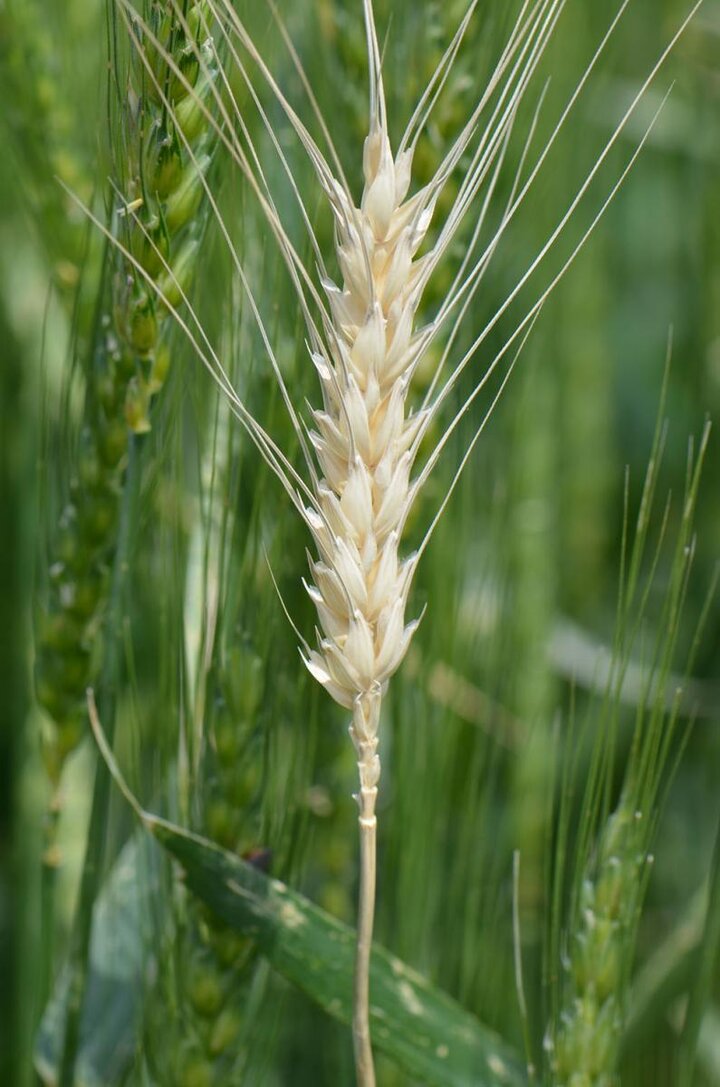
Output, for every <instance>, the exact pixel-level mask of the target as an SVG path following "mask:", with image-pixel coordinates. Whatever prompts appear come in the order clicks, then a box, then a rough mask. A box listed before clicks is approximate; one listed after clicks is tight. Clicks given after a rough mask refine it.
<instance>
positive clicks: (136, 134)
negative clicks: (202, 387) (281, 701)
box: [36, 3, 216, 784]
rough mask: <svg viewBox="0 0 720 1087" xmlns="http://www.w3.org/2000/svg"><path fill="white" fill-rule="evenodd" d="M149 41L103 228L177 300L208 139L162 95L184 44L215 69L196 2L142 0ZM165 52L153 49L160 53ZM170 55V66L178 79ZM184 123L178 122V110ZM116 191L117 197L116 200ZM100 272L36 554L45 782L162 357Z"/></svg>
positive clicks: (144, 309) (133, 289)
mask: <svg viewBox="0 0 720 1087" xmlns="http://www.w3.org/2000/svg"><path fill="white" fill-rule="evenodd" d="M152 10H153V18H154V24H153V25H154V33H155V34H156V35H157V38H158V41H159V43H160V45H159V47H156V46H154V45H152V44H151V43H150V42H149V41H148V42H143V41H142V40H141V39H139V38H138V37H137V35H136V32H135V31H134V30H133V29H131V36H132V35H135V37H134V40H133V46H134V50H135V55H134V65H133V72H132V76H131V80H130V84H129V88H128V96H127V101H126V102H125V103H123V105H122V109H121V113H122V120H123V126H124V138H122V139H121V138H118V140H117V145H116V148H115V160H116V161H117V162H118V174H119V180H118V182H117V188H116V189H115V190H114V191H113V200H114V201H115V203H116V217H115V222H114V232H115V235H116V236H117V238H118V240H121V241H122V243H123V244H125V245H127V246H128V247H129V250H130V252H132V253H133V254H134V255H136V256H137V259H138V260H139V261H140V263H141V264H142V266H143V267H144V268H145V269H146V271H147V272H148V274H149V275H150V276H151V277H152V279H153V280H154V282H155V283H156V284H158V285H159V286H160V291H161V295H162V296H164V297H165V300H166V301H167V302H168V303H169V304H170V305H172V306H179V305H181V304H182V302H183V298H184V295H185V294H186V292H187V291H189V290H190V288H191V286H192V282H193V278H194V271H195V264H196V261H195V258H196V256H197V252H198V248H199V244H200V241H199V238H200V235H201V233H202V231H203V228H204V225H205V221H206V218H207V216H206V215H205V214H204V213H203V208H202V205H203V201H204V195H205V190H204V177H205V174H206V173H207V171H208V169H209V167H210V163H211V156H212V149H213V146H214V142H215V139H216V137H215V136H214V134H213V132H212V130H211V126H210V124H209V122H208V119H207V116H206V115H205V114H203V113H202V111H197V112H193V113H192V118H193V123H192V124H189V123H185V124H184V125H183V133H184V136H183V135H182V134H180V133H179V132H177V131H176V129H175V122H174V120H173V119H172V108H171V107H173V106H174V102H175V100H176V99H177V100H179V99H185V100H186V101H188V102H192V101H193V98H194V94H193V95H189V94H188V93H187V87H186V86H185V85H184V83H183V80H185V81H186V82H187V84H188V85H189V86H190V87H193V85H194V84H195V83H196V82H197V80H198V74H199V62H198V60H197V54H198V53H199V52H201V51H202V54H203V57H204V63H205V64H206V70H205V72H204V74H203V77H202V86H203V93H204V94H205V95H206V96H207V101H208V103H211V98H210V89H211V86H212V82H213V80H214V79H215V69H214V68H213V67H212V65H211V64H210V63H209V62H210V60H211V59H212V53H211V50H210V49H209V48H207V45H208V43H207V42H206V41H205V40H204V37H203V35H204V28H205V27H207V25H208V23H207V20H206V18H205V16H206V10H205V8H204V6H203V5H201V4H195V5H192V7H190V10H189V12H188V13H187V19H188V23H187V25H188V29H189V30H190V35H189V36H188V35H187V34H186V32H185V30H184V28H183V17H182V16H181V15H180V14H179V11H180V9H176V8H175V7H174V5H173V4H171V3H168V4H164V5H154V6H153V9H152ZM166 50H167V54H166ZM173 65H176V66H177V68H178V69H179V70H180V71H181V72H182V74H183V79H180V78H179V77H178V76H177V75H176V74H175V73H174V72H173ZM186 122H187V119H186ZM118 191H119V194H120V196H119V200H118V195H117V194H118ZM109 259H111V260H112V274H111V275H110V276H109V277H108V281H109V287H108V288H107V290H106V294H105V297H104V299H103V305H104V307H105V312H106V314H107V316H106V317H105V319H104V321H103V322H101V326H100V332H99V335H98V339H97V343H96V346H95V358H94V362H93V366H92V368H91V371H90V373H89V375H88V388H87V401H86V406H85V419H84V424H83V430H82V436H81V442H80V449H79V458H78V462H77V466H76V471H75V474H74V476H73V478H72V479H71V480H70V482H69V488H68V490H69V495H68V502H67V504H66V507H65V509H64V512H63V514H62V517H61V520H60V526H59V531H58V534H57V537H56V541H55V545H54V549H53V551H54V553H53V558H52V560H51V564H50V572H51V577H50V587H49V594H48V601H47V604H46V607H45V611H44V614H43V616H42V619H41V621H40V622H39V624H38V635H37V650H38V651H37V661H36V691H37V697H38V701H39V702H40V703H41V705H42V706H43V707H44V708H45V709H46V710H47V712H48V714H49V715H50V717H51V718H52V719H53V722H54V727H53V728H52V730H51V732H50V739H49V741H48V745H49V746H48V751H47V755H46V761H47V766H48V770H49V773H50V775H51V777H52V779H53V782H54V783H55V784H57V782H58V779H59V775H60V773H61V771H62V767H63V764H64V762H65V759H66V758H67V756H68V754H69V753H70V752H71V751H72V750H73V749H74V747H75V746H76V744H77V742H78V741H79V739H80V738H81V736H82V734H83V730H82V728H79V727H78V719H81V718H82V717H83V716H84V710H83V704H84V694H85V688H86V686H87V684H88V682H89V681H90V680H91V678H92V675H93V672H94V668H95V666H96V664H97V663H98V661H97V657H98V654H97V652H94V653H91V647H93V646H95V645H96V643H97V634H98V631H99V626H100V621H101V617H102V613H103V608H104V604H105V598H106V592H107V574H106V570H107V567H108V566H109V565H110V563H111V561H112V557H113V554H114V549H115V546H116V542H117V525H118V512H119V508H120V497H121V494H122V489H123V474H124V470H125V464H126V461H127V452H128V442H129V437H130V435H131V433H135V434H144V433H146V432H147V431H148V430H149V429H150V425H151V424H150V412H151V406H152V400H153V398H154V397H155V396H156V395H157V394H158V392H159V391H160V389H161V388H162V386H163V384H164V382H165V380H166V378H167V375H168V372H169V365H170V353H169V347H168V339H169V333H170V328H171V322H170V321H169V320H168V310H167V308H166V307H165V306H164V305H162V303H161V302H160V301H158V298H157V297H156V292H155V291H154V290H150V289H149V287H148V284H147V283H145V282H144V281H143V280H142V279H141V277H140V276H139V274H138V273H137V271H136V270H135V269H134V267H133V266H132V265H131V264H130V262H129V261H128V260H127V259H126V258H125V257H124V256H123V255H122V254H119V253H118V254H113V256H112V257H111V258H109Z"/></svg>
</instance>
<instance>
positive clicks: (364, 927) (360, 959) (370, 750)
mask: <svg viewBox="0 0 720 1087" xmlns="http://www.w3.org/2000/svg"><path fill="white" fill-rule="evenodd" d="M379 715H380V694H379V693H378V694H377V695H376V696H374V697H371V699H370V700H368V699H358V701H357V703H356V705H355V711H354V714H353V723H352V725H351V726H350V737H351V739H352V741H353V744H354V745H355V750H356V752H357V755H358V764H357V767H358V775H359V779H360V791H359V793H358V794H357V796H356V798H355V799H356V800H357V804H358V809H359V814H358V829H359V833H360V886H359V891H358V921H357V944H356V948H355V982H354V991H353V1046H354V1050H355V1074H356V1077H357V1082H358V1087H375V1068H374V1064H373V1055H372V1046H371V1044H370V953H371V950H372V934H373V923H374V920H375V876H376V870H377V863H376V854H377V817H376V815H375V802H376V800H377V793H378V781H379V779H380V763H379V760H378V756H377V744H378V740H377V723H378V720H379Z"/></svg>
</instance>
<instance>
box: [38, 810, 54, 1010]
mask: <svg viewBox="0 0 720 1087" xmlns="http://www.w3.org/2000/svg"><path fill="white" fill-rule="evenodd" d="M59 821H60V798H59V796H58V794H57V793H54V795H53V797H52V799H51V801H50V803H49V804H48V807H47V810H46V812H45V826H44V828H43V835H44V840H43V855H42V871H41V875H40V896H41V905H40V911H41V912H40V991H39V993H38V994H37V999H36V1007H37V1009H38V1013H39V1014H42V1011H43V1009H44V1007H45V1005H46V1003H47V1000H48V997H49V995H50V990H51V986H52V980H53V975H54V962H55V888H56V885H57V874H58V869H59V867H60V852H59V847H58V843H57V831H58V823H59Z"/></svg>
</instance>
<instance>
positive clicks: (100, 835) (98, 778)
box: [58, 436, 139, 1087]
mask: <svg viewBox="0 0 720 1087" xmlns="http://www.w3.org/2000/svg"><path fill="white" fill-rule="evenodd" d="M138 480H139V466H138V450H137V439H136V438H135V437H134V436H131V438H130V445H129V458H128V467H127V474H126V478H125V485H124V489H123V496H122V506H121V513H120V527H119V533H118V546H117V550H116V552H115V559H114V563H113V576H112V590H111V598H110V608H109V612H108V619H107V623H106V631H107V643H108V644H107V647H106V653H105V665H104V668H103V675H102V677H101V682H100V700H101V719H102V721H103V723H104V726H105V735H106V738H107V742H108V744H109V745H111V746H112V742H113V735H114V731H115V695H116V685H117V678H118V672H119V654H120V646H121V644H122V642H121V638H120V631H121V625H122V604H123V596H124V589H125V580H126V575H127V567H128V561H127V560H128V546H129V540H130V536H131V532H130V528H131V521H132V511H133V505H134V502H133V500H134V497H135V491H136V489H137V485H138ZM111 785H112V778H111V775H110V771H109V769H108V767H107V764H106V763H105V760H104V759H100V760H99V761H98V762H97V764H96V770H95V784H94V787H93V797H92V806H91V810H90V823H89V829H88V838H87V845H86V849H85V860H84V863H83V869H82V876H81V881H80V896H79V902H78V911H77V917H76V927H75V932H74V938H73V948H72V954H71V961H70V984H69V990H68V1003H67V1015H66V1019H65V1037H64V1042H63V1051H62V1060H61V1064H60V1076H59V1079H58V1087H73V1083H74V1079H75V1063H76V1060H77V1055H78V1049H79V1044H80V1029H81V1024H82V1010H83V1003H84V997H85V989H86V986H87V978H88V968H89V955H90V940H91V936H92V922H93V910H94V905H95V900H96V898H97V895H98V892H99V890H100V883H101V879H102V871H103V855H104V852H105V836H106V829H107V821H108V807H109V803H110V795H111Z"/></svg>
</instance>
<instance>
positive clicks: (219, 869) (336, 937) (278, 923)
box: [147, 818, 526, 1087]
mask: <svg viewBox="0 0 720 1087" xmlns="http://www.w3.org/2000/svg"><path fill="white" fill-rule="evenodd" d="M147 823H148V828H149V829H150V830H151V832H152V833H153V835H154V836H155V837H156V838H157V840H158V841H159V842H160V844H161V845H162V846H163V847H164V848H165V849H167V850H168V852H170V853H171V854H172V855H173V856H174V857H175V859H176V860H177V861H179V863H180V864H181V866H182V868H183V870H184V872H185V878H186V881H187V884H188V887H189V888H190V889H191V890H192V891H193V893H194V894H196V895H197V896H198V897H199V898H200V899H202V901H203V902H205V904H206V905H207V906H209V907H210V908H211V909H212V910H213V912H214V913H216V914H217V915H218V917H220V918H221V919H222V920H223V921H224V922H225V923H226V924H227V925H229V926H230V927H232V928H234V929H236V930H237V931H238V932H241V933H243V934H244V935H246V936H251V937H252V938H253V939H254V940H255V941H256V943H257V944H258V947H259V949H260V950H261V951H262V953H263V954H264V955H265V956H266V958H267V959H268V960H269V962H270V963H271V964H272V966H273V967H274V968H275V969H276V970H277V971H278V973H280V974H282V975H283V976H284V977H285V978H287V979H288V980H289V981H291V982H292V983H293V984H294V985H296V986H297V987H298V988H300V989H301V990H302V991H304V992H305V993H306V994H307V995H308V996H310V997H311V998H312V999H313V1000H314V1001H315V1002H316V1003H318V1004H319V1005H320V1006H321V1007H322V1008H323V1009H324V1010H325V1011H326V1012H328V1014H329V1015H331V1016H333V1018H335V1019H338V1020H339V1021H340V1022H343V1023H350V1021H351V1017H352V1008H351V994H352V976H353V968H354V954H355V934H354V931H353V930H352V929H351V928H349V927H348V926H347V925H344V924H342V923H341V922H340V921H337V920H335V919H334V918H333V917H331V916H330V915H329V914H327V913H325V912H324V911H323V910H321V909H319V908H318V907H317V906H315V905H314V904H313V903H312V902H310V901H309V900H308V899H306V898H304V897H303V896H302V895H300V894H298V893H297V892H295V891H292V890H291V889H290V888H289V887H287V886H285V885H284V884H283V883H281V882H280V881H278V880H275V879H270V878H268V877H267V876H265V875H264V874H263V873H262V872H260V871H259V870H258V869H256V868H254V867H253V866H252V865H250V864H247V863H246V862H244V861H243V860H241V859H240V858H239V857H236V856H234V855H232V854H230V853H226V852H225V851H224V850H222V849H220V848H219V847H217V846H215V845H213V844H212V843H211V842H209V841H206V840H205V839H203V838H200V837H197V836H195V835H193V834H190V833H188V832H187V831H185V830H182V829H181V828H180V827H176V826H173V825H172V824H170V823H167V822H165V821H164V820H159V819H154V818H149V819H148V821H147ZM371 987H372V988H371V1008H370V1018H371V1024H372V1031H373V1042H374V1045H375V1046H376V1047H377V1049H379V1050H383V1051H384V1052H385V1053H386V1054H387V1055H388V1056H390V1057H392V1058H393V1059H394V1060H396V1061H397V1062H398V1064H400V1065H401V1066H402V1067H403V1068H404V1069H405V1070H406V1071H407V1072H408V1073H409V1074H411V1075H413V1076H416V1077H418V1078H420V1079H422V1080H423V1081H424V1082H425V1083H428V1084H430V1085H432V1087H471V1085H472V1087H500V1085H509V1087H520V1085H521V1084H522V1085H524V1084H525V1083H526V1079H525V1075H524V1071H523V1069H522V1065H521V1063H520V1061H519V1059H518V1057H517V1056H516V1054H515V1053H514V1052H513V1051H512V1049H510V1047H509V1046H508V1045H507V1043H505V1042H504V1041H503V1040H502V1039H501V1038H500V1037H499V1036H498V1035H497V1034H495V1033H494V1032H493V1031H491V1030H489V1029H488V1028H487V1027H485V1026H483V1025H482V1024H481V1023H480V1022H479V1021H478V1020H477V1019H476V1018H475V1017H474V1016H473V1015H471V1014H470V1013H469V1012H467V1011H466V1010H464V1009H463V1008H462V1007H461V1006H460V1005H459V1004H457V1003H456V1002H455V1001H454V1000H452V998H451V997H449V996H447V995H446V994H445V993H442V992H439V991H438V990H437V989H435V988H434V987H433V986H432V985H431V984H430V983H429V982H428V981H427V980H426V979H425V978H423V977H422V976H421V975H420V974H418V973H416V971H414V970H412V969H411V968H410V967H409V966H407V965H406V964H405V963H403V962H401V961H400V960H399V959H396V958H395V957H394V956H393V955H391V954H390V953H389V952H387V951H385V950H384V949H382V948H380V947H377V946H375V947H374V948H373V954H372V966H371Z"/></svg>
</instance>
